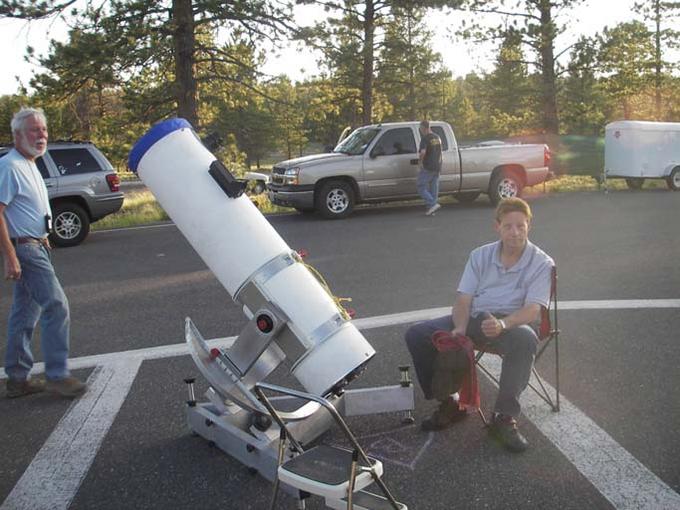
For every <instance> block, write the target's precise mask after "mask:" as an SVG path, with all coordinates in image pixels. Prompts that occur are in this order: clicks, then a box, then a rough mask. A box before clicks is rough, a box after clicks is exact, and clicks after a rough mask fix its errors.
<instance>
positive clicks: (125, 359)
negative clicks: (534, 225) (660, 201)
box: [0, 299, 680, 510]
mask: <svg viewBox="0 0 680 510" xmlns="http://www.w3.org/2000/svg"><path fill="white" fill-rule="evenodd" d="M559 307H560V309H562V310H602V309H611V310H614V309H650V308H651V309H653V308H680V299H658V300H618V301H560V303H559ZM449 311H450V307H440V308H431V309H427V310H417V311H413V312H405V313H397V314H390V315H382V316H376V317H368V318H364V319H357V320H355V321H354V324H355V325H356V326H357V327H358V328H359V329H362V330H363V329H372V328H380V327H387V326H395V325H399V324H407V323H411V322H415V321H420V320H426V319H430V318H434V317H438V316H441V315H444V314H446V313H449ZM234 339H235V337H228V338H220V339H213V340H210V341H208V343H209V344H210V345H211V346H222V347H228V346H229V345H231V344H232V343H233V341H234ZM186 354H188V350H187V346H186V344H174V345H167V346H159V347H152V348H147V349H137V350H131V351H123V352H117V353H110V354H102V355H97V356H86V357H82V358H75V359H73V360H70V361H69V365H70V367H71V369H78V368H88V367H92V366H95V367H96V369H95V371H94V373H93V374H92V376H91V377H90V381H89V383H90V389H89V391H88V392H87V393H86V394H85V395H84V396H83V397H81V398H80V399H79V400H77V401H76V402H75V403H74V405H73V406H72V407H71V408H70V409H69V411H68V412H67V413H66V415H65V416H64V417H63V418H62V420H61V421H60V422H59V424H58V425H57V428H56V429H55V430H54V432H53V433H52V435H51V436H50V437H49V438H48V440H47V442H46V443H45V445H44V446H43V448H42V449H41V450H40V452H38V454H37V455H36V457H35V458H34V459H33V461H32V462H31V464H30V466H29V467H28V468H27V470H26V472H25V473H24V475H23V476H22V478H21V479H20V480H19V482H18V483H17V485H16V486H15V487H14V489H13V490H12V492H11V493H10V495H9V496H8V497H7V499H6V500H5V502H4V503H3V505H2V506H1V507H0V510H10V509H12V510H28V509H38V510H42V509H57V510H59V509H64V510H65V509H67V508H68V506H69V504H70V502H71V501H72V499H73V497H74V496H75V494H76V492H77V490H78V487H79V486H80V483H81V482H82V480H83V478H84V477H85V475H86V474H87V471H88V470H89V468H90V465H91V464H92V462H93V460H94V458H95V456H96V453H97V450H98V449H99V446H100V445H101V443H102V441H103V439H104V437H105V436H106V434H107V432H108V430H109V428H110V427H111V425H112V423H113V420H114V419H115V416H116V415H117V413H118V411H119V409H120V407H121V405H122V403H123V402H124V401H125V398H126V396H127V394H128V392H129V390H130V387H131V385H132V382H133V381H134V379H135V377H136V375H137V372H138V370H139V367H140V365H141V363H142V362H143V361H144V360H147V359H159V358H167V357H174V356H181V355H186ZM487 358H489V359H485V365H486V366H487V367H488V368H490V369H491V371H492V372H494V373H496V375H498V374H499V373H500V359H499V358H497V357H493V356H492V357H487ZM43 369H44V367H43V365H42V364H36V366H35V367H34V370H33V372H34V373H38V372H42V371H43ZM2 377H5V373H4V369H3V370H1V371H0V378H2ZM546 386H547V387H548V390H549V391H551V390H552V388H550V387H549V385H547V384H546ZM522 400H523V410H524V415H525V416H526V417H527V418H528V419H529V420H531V421H532V422H533V423H534V424H535V425H536V427H537V428H538V429H539V430H540V431H541V432H542V433H543V434H544V435H545V436H546V437H547V438H548V439H549V440H550V441H551V442H552V443H553V444H555V445H556V447H557V448H558V449H559V450H560V451H561V452H562V453H563V454H564V455H565V457H566V458H567V459H569V461H570V462H571V463H572V464H573V465H574V466H575V467H576V468H577V469H578V470H579V471H580V472H581V473H582V474H583V475H584V476H585V477H586V478H587V479H588V480H589V481H590V482H591V483H592V484H593V486H594V487H596V488H597V490H599V491H600V492H601V493H602V495H603V496H604V497H605V498H607V500H608V501H610V502H611V503H612V505H614V507H615V508H620V509H631V510H633V509H636V510H640V509H650V510H656V509H658V508H680V495H679V494H678V493H676V492H674V491H673V490H672V489H671V488H670V487H669V486H667V485H666V484H665V483H664V482H663V481H662V480H661V479H659V478H658V477H657V476H656V475H654V473H652V472H651V471H650V470H649V469H648V468H646V467H645V466H644V465H643V464H641V463H640V462H639V461H638V460H637V459H635V458H634V457H633V456H632V455H631V454H630V453H628V452H627V451H626V450H625V449H624V448H623V447H622V446H621V445H619V444H618V443H617V442H616V441H615V440H614V439H613V438H612V437H611V436H609V435H608V434H607V433H606V432H605V431H604V430H602V429H600V428H599V427H598V426H597V424H595V423H594V422H593V421H592V420H591V419H590V418H588V417H587V416H586V415H585V414H583V413H582V412H581V411H579V410H578V409H577V408H576V407H575V406H573V405H572V404H571V403H569V401H567V400H566V399H564V398H562V399H561V408H562V410H561V412H560V413H553V412H551V411H550V410H549V408H548V407H547V406H546V405H545V403H544V402H543V401H542V400H540V399H539V398H538V397H536V396H535V395H534V394H533V393H532V392H525V394H524V395H523V396H522Z"/></svg>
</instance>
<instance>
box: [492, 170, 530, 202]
mask: <svg viewBox="0 0 680 510" xmlns="http://www.w3.org/2000/svg"><path fill="white" fill-rule="evenodd" d="M521 194H522V183H521V181H520V180H519V178H518V177H517V176H516V175H515V174H514V173H511V172H498V173H497V174H496V175H495V176H494V178H493V179H491V185H490V186H489V198H490V199H491V203H492V204H493V205H496V204H498V202H500V201H501V200H503V199H504V198H513V197H519V196H520V195H521Z"/></svg>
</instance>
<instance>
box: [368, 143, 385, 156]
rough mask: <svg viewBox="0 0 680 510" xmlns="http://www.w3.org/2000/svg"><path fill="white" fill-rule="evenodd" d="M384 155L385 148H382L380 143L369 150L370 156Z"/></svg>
mask: <svg viewBox="0 0 680 510" xmlns="http://www.w3.org/2000/svg"><path fill="white" fill-rule="evenodd" d="M384 155H385V149H383V148H382V147H381V146H380V145H376V146H375V147H373V150H372V151H371V158H377V157H378V156H384Z"/></svg>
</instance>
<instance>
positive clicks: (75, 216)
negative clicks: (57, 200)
mask: <svg viewBox="0 0 680 510" xmlns="http://www.w3.org/2000/svg"><path fill="white" fill-rule="evenodd" d="M53 213H54V217H53V218H52V233H51V234H50V241H51V242H52V244H55V245H56V246H61V247H67V246H76V245H77V244H80V243H82V242H83V241H84V240H85V238H86V237H87V234H89V233H90V218H89V216H88V215H87V213H86V212H85V210H84V209H83V208H82V207H80V206H79V205H77V204H72V203H63V204H58V205H57V206H56V207H55V208H54V210H53Z"/></svg>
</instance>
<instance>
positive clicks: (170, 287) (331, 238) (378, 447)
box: [0, 190, 680, 510]
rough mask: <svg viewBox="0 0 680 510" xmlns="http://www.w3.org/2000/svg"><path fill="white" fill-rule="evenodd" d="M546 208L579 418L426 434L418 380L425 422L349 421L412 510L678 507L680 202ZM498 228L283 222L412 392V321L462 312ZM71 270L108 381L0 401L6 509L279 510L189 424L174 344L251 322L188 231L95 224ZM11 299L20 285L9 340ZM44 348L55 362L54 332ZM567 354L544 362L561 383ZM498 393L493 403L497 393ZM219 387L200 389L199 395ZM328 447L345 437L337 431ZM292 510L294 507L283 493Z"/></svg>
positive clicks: (488, 394)
mask: <svg viewBox="0 0 680 510" xmlns="http://www.w3.org/2000/svg"><path fill="white" fill-rule="evenodd" d="M530 203H531V205H532V208H533V210H534V216H535V220H534V228H533V231H532V235H531V238H532V240H533V241H534V242H535V243H536V244H538V245H539V246H541V247H542V248H544V249H545V250H546V251H547V252H548V253H550V254H551V255H552V256H553V257H554V258H555V260H556V262H557V265H558V272H559V288H558V293H559V299H560V306H563V310H562V311H561V312H560V315H559V320H560V323H559V326H560V329H561V331H562V334H561V337H560V342H561V344H560V347H561V353H560V360H561V364H560V367H561V368H560V369H561V388H562V393H563V396H564V408H563V412H562V413H557V414H555V413H551V412H550V411H549V410H548V409H547V408H546V407H545V406H534V405H533V403H532V402H531V401H530V400H527V401H526V406H525V411H526V412H525V416H524V417H523V419H522V421H521V428H522V430H523V432H524V433H525V435H526V436H527V438H528V439H529V441H530V442H531V445H532V447H531V449H530V450H529V451H527V452H526V453H524V454H522V455H512V454H509V453H507V452H505V451H504V450H502V449H500V448H499V447H498V446H497V445H496V444H495V443H493V442H491V441H490V440H489V439H488V438H487V437H486V432H485V430H484V429H483V428H482V426H481V422H480V420H479V419H478V418H477V417H476V416H470V417H468V418H467V419H466V420H465V421H463V422H462V423H460V424H457V425H456V426H455V427H453V428H451V429H448V430H446V431H444V432H439V433H436V434H435V433H429V434H426V433H423V432H421V431H420V430H419V428H418V426H417V425H418V423H419V422H420V420H422V419H423V418H424V417H425V416H427V415H428V414H429V412H430V411H431V410H432V404H431V403H428V402H425V401H423V399H422V396H421V395H420V392H419V389H418V388H417V387H416V395H417V401H416V410H415V417H416V420H417V421H416V425H413V426H408V425H402V424H401V423H400V420H399V416H395V415H381V416H373V417H363V418H352V419H350V426H351V427H352V428H353V430H354V431H355V433H357V434H358V435H359V437H360V439H361V441H362V444H364V445H365V446H366V448H367V449H368V450H369V451H370V452H372V453H374V454H376V455H379V456H380V457H381V458H383V459H384V462H385V471H386V477H385V480H386V483H387V484H388V486H389V487H390V488H391V489H392V490H393V492H394V493H395V495H396V496H397V499H399V500H400V501H402V502H404V503H406V504H407V505H408V507H409V508H410V509H450V508H466V509H467V508H471V509H482V508H484V509H489V508H491V509H505V508H520V507H521V508H541V509H543V508H561V509H562V508H566V509H569V508H574V509H576V508H579V509H582V508H588V509H599V508H602V509H606V508H650V509H657V508H680V494H679V493H680V460H679V459H680V438H679V437H678V434H677V432H676V428H677V427H676V424H677V423H680V398H679V396H678V388H680V372H679V371H678V370H677V366H678V363H680V342H679V341H678V340H680V337H679V335H678V331H680V313H679V310H680V267H679V266H678V264H677V259H678V255H679V254H680V226H679V225H678V222H677V220H676V218H677V211H678V210H680V209H679V206H680V194H678V193H672V192H668V191H665V190H645V191H640V192H628V191H621V192H610V193H609V194H604V193H596V192H588V193H569V194H558V195H550V196H535V197H531V198H530ZM492 220H493V209H492V208H491V207H490V206H489V205H488V202H486V201H485V200H482V199H480V200H479V201H478V202H475V203H473V204H468V205H463V204H449V205H447V206H445V207H444V208H443V209H442V210H441V211H439V212H438V213H437V215H436V216H435V217H431V218H429V217H425V216H424V215H423V211H422V209H421V208H420V207H418V206H415V205H413V206H395V207H383V208H374V207H371V208H365V209H360V210H358V211H357V212H356V213H355V214H354V215H353V216H351V217H350V218H349V219H347V220H344V221H323V220H320V219H318V218H316V217H314V216H311V217H309V216H299V215H284V216H277V217H271V218H270V222H271V223H272V225H273V226H274V227H275V228H276V229H277V231H278V232H279V233H280V235H281V236H282V237H283V238H284V239H285V240H286V241H287V242H288V244H289V245H290V246H291V248H293V249H305V250H307V251H308V252H309V254H310V255H309V257H308V259H307V261H308V262H309V263H310V264H312V265H313V266H314V267H315V268H316V269H318V270H319V271H320V272H321V273H322V274H323V275H324V276H325V278H326V279H327V281H328V282H329V284H330V285H331V287H332V289H333V290H334V292H335V293H336V294H337V295H339V296H343V297H344V296H347V297H351V298H352V303H351V306H352V307H353V308H355V309H356V310H357V323H358V325H359V324H364V326H366V327H365V329H364V330H363V331H364V334H365V336H366V338H367V339H368V340H369V341H370V342H371V344H372V345H373V346H374V347H375V349H376V350H377V351H378V355H377V356H376V358H375V359H374V360H373V361H372V362H371V363H370V365H369V368H368V370H367V371H366V373H365V374H363V375H362V376H361V378H359V379H358V380H357V381H356V382H355V383H354V385H355V386H356V387H365V386H374V385H382V384H393V383H395V382H396V381H397V379H398V373H397V370H396V367H397V366H398V365H400V364H404V363H408V362H409V357H408V353H407V351H406V348H405V346H404V344H403V333H404V331H405V330H406V328H407V327H408V319H407V318H406V319H405V318H404V317H408V316H407V315H406V314H409V313H411V314H415V315H418V313H421V314H426V313H428V311H431V310H432V309H436V308H440V307H447V306H449V305H450V304H451V302H452V299H453V294H454V290H455V285H456V283H457V279H458V277H459V275H460V273H461V272H462V269H463V266H464V264H465V261H466V257H467V254H468V253H469V251H470V250H471V249H472V248H474V247H476V246H478V245H480V244H482V243H485V242H489V241H492V240H494V232H493V230H492ZM54 261H55V266H56V268H57V271H58V274H59V275H60V278H61V281H62V283H63V285H64V288H65V291H66V294H67V295H68V297H69V300H70V303H71V313H72V322H73V325H72V339H71V358H72V360H73V363H72V365H73V366H74V367H76V370H75V373H76V375H78V376H80V377H83V378H88V377H89V378H90V380H91V381H92V382H93V388H92V389H91V392H90V393H91V395H90V397H88V398H89V400H88V398H86V397H83V398H82V399H80V400H78V401H75V402H73V403H72V402H69V401H65V400H59V399H55V398H53V397H50V396H47V395H37V396H32V397H28V398H23V399H16V400H8V399H4V398H3V399H0V424H1V427H0V441H1V444H2V447H1V448H2V450H0V451H1V452H2V459H3V462H2V463H1V464H0V501H4V503H2V506H0V509H2V510H6V509H15V508H22V509H23V508H25V509H29V508H31V509H33V508H72V509H92V508H95V509H99V508H101V509H109V508H110V509H118V508H159V509H160V508H206V509H210V508H229V509H235V510H241V509H259V508H268V501H269V496H270V489H271V485H270V484H269V483H268V482H266V481H265V480H263V479H262V478H260V477H258V476H253V475H252V474H250V473H249V472H248V470H246V469H245V468H243V466H241V465H240V464H239V463H238V462H236V461H234V460H233V459H231V458H229V457H227V456H226V455H225V454H223V453H222V452H221V451H220V450H219V449H217V448H213V447H211V446H210V445H209V444H208V443H207V442H206V441H204V440H203V439H202V438H200V437H194V436H192V435H191V434H190V432H189V430H188V429H187V425H186V420H185V404H184V401H185V400H186V389H185V385H184V384H183V382H182V379H183V378H184V377H187V376H189V375H198V371H197V370H196V368H195V367H194V365H193V362H192V360H191V358H190V357H189V356H187V355H186V354H182V353H181V345H180V346H179V347H175V346H177V345H178V344H182V342H183V334H184V333H183V321H184V317H186V316H190V317H191V318H192V320H193V321H194V322H195V323H196V324H197V326H198V327H199V328H200V330H201V332H202V333H203V335H204V336H205V337H206V338H218V337H226V336H230V335H235V334H238V332H239V331H240V329H241V328H242V327H243V326H244V325H245V322H246V321H245V317H244V316H243V314H242V312H241V310H240V309H239V308H238V307H237V306H235V305H234V304H233V302H232V300H231V298H230V297H229V295H228V294H227V292H226V291H225V290H224V289H223V288H222V287H221V286H220V284H219V283H218V282H217V281H216V280H215V278H214V277H213V275H212V274H211V273H210V271H208V269H207V268H206V267H205V265H204V264H203V262H202V261H201V260H200V258H199V257H198V256H197V255H196V254H195V252H194V251H193V250H192V248H191V247H190V246H189V244H188V243H187V242H186V241H185V240H184V238H183V237H182V235H181V234H180V233H179V232H178V230H177V229H176V228H175V227H174V226H172V225H164V226H155V227H150V228H140V229H130V230H120V231H110V232H100V233H94V234H93V235H91V236H90V238H89V239H88V240H87V241H86V242H85V243H84V244H83V245H81V246H79V247H75V248H70V249H62V250H56V251H55V252H54ZM10 303H11V287H10V286H9V285H8V283H7V282H4V281H3V282H2V283H0V330H3V331H5V330H6V316H7V311H8V309H9V306H10ZM386 315H388V316H390V317H391V319H390V317H388V318H387V319H386V320H385V321H383V322H380V323H378V321H377V320H376V318H377V317H382V316H386ZM412 316H413V315H412ZM361 321H363V323H362V322H361ZM34 353H35V354H36V361H38V362H39V361H40V360H41V354H40V349H39V339H36V340H35V342H34ZM0 356H3V359H4V345H2V346H0ZM552 361H553V357H552V354H548V355H547V356H546V358H545V359H543V360H541V363H540V364H539V370H540V371H541V373H542V374H544V375H545V377H546V379H547V381H548V382H549V383H550V384H552V385H554V384H555V380H554V377H553V375H552V374H551V372H550V364H551V362H552ZM481 383H482V402H483V405H484V406H485V407H486V408H489V407H491V406H492V404H493V399H494V395H495V388H494V387H493V385H492V384H491V383H490V382H489V381H488V380H486V379H485V378H483V377H482V378H481ZM205 389H206V385H205V383H204V382H203V381H199V385H198V394H199V395H200V394H202V392H203V391H204V390H205ZM3 391H4V390H0V395H1V394H2V392H3ZM79 430H86V431H87V433H83V434H78V431H79ZM325 440H327V441H330V442H335V443H338V442H342V439H341V437H340V435H339V434H338V433H337V432H336V431H331V432H329V433H328V434H327V437H326V438H325ZM675 505H677V506H675ZM279 508H295V503H294V501H293V500H292V499H291V498H287V497H283V498H282V499H281V500H280V503H279ZM307 508H312V509H316V508H323V505H322V504H321V501H320V500H318V499H313V500H310V501H309V502H308V504H307Z"/></svg>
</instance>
